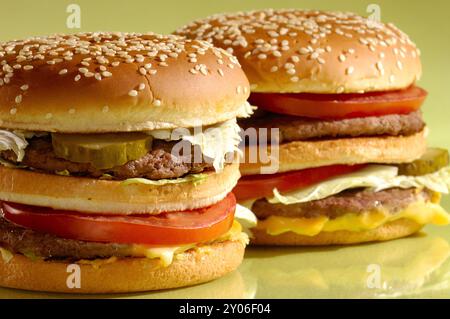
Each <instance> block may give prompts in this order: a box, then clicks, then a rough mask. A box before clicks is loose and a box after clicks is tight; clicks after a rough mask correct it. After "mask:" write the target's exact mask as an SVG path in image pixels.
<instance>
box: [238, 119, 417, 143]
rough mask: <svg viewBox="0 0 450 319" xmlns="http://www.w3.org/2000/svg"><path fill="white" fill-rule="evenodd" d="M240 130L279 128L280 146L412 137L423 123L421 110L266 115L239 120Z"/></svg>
mask: <svg viewBox="0 0 450 319" xmlns="http://www.w3.org/2000/svg"><path fill="white" fill-rule="evenodd" d="M239 125H240V126H241V127H242V128H243V129H247V128H250V127H255V128H267V129H268V134H269V137H268V138H269V139H270V129H271V128H279V133H280V136H279V143H283V142H292V141H302V140H309V139H318V138H335V137H357V136H377V135H390V136H399V135H411V134H414V133H417V132H420V131H421V130H422V129H423V128H424V126H425V123H424V122H423V120H422V114H421V112H420V111H416V112H412V113H409V114H390V115H383V116H370V117H359V118H350V119H341V120H331V119H330V120H322V119H308V118H304V117H296V116H290V115H280V114H275V113H266V114H264V115H262V116H261V117H257V118H250V119H244V120H240V121H239Z"/></svg>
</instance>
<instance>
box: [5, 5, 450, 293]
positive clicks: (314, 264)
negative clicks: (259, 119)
mask: <svg viewBox="0 0 450 319" xmlns="http://www.w3.org/2000/svg"><path fill="white" fill-rule="evenodd" d="M71 3H76V4H79V5H80V6H81V29H78V30H74V29H68V28H67V27H66V19H67V16H68V13H66V8H67V6H68V5H69V4H71ZM371 3H374V4H377V5H379V6H380V7H381V20H382V21H384V22H393V23H395V24H396V25H397V26H398V27H399V28H401V29H402V30H403V31H405V32H406V33H408V34H409V35H410V36H411V38H412V40H413V41H415V42H416V43H417V45H418V46H419V48H420V49H421V51H422V62H423V66H424V75H423V78H422V80H421V81H420V86H422V87H424V88H425V89H427V90H428V92H429V97H428V99H427V101H426V103H425V106H424V107H423V111H424V116H425V120H426V122H427V124H428V126H429V128H430V135H429V144H430V145H433V146H441V147H446V148H450V139H449V137H448V136H449V133H450V123H448V121H449V119H450V105H449V104H450V96H449V93H450V87H449V86H450V61H449V60H450V19H449V18H448V16H449V13H450V1H448V0H428V1H418V0H416V1H411V0H409V1H408V0H395V1H394V0H390V1H363V0H347V1H345V0H341V1H338V0H334V1H331V0H314V1H312V0H311V1H306V0H295V1H294V0H224V1H218V0H190V1H181V0H160V1H152V0H124V1H106V0H97V1H94V0H78V1H76V0H72V1H69V0H53V1H51V0H15V1H10V0H8V1H6V0H0V30H1V31H0V41H4V40H11V39H18V38H24V37H29V36H33V35H46V34H53V33H68V32H78V31H135V32H145V31H155V32H159V33H170V32H172V31H173V30H175V29H176V28H178V27H179V26H181V25H183V24H185V23H188V22H189V21H190V20H193V19H197V18H201V17H205V16H207V15H210V14H213V13H220V12H233V11H239V10H250V9H261V8H270V7H272V8H306V9H327V10H340V11H353V12H356V13H359V14H361V15H368V13H367V12H366V8H367V6H368V5H369V4H371ZM174 89H176V88H174ZM444 206H445V207H447V208H449V207H450V201H449V196H447V197H446V198H445V200H444ZM425 231H426V233H428V236H424V237H422V236H421V235H418V236H414V237H410V238H404V239H400V240H396V241H392V242H387V243H382V244H370V245H360V246H350V247H345V248H344V247H342V248H339V247H324V248H314V249H312V248H311V249H309V248H302V249H298V248H297V249H288V248H286V249H255V248H250V249H248V250H247V253H246V259H245V260H244V263H243V265H242V266H241V267H240V268H239V270H238V271H236V272H233V273H232V274H230V275H228V276H226V277H224V278H222V279H220V280H217V281H215V282H212V283H208V284H205V285H200V286H195V287H190V288H186V289H177V290H172V291H166V292H158V293H149V294H143V295H128V297H144V298H161V297H166V298H170V297H174V298H184V297H197V298H203V297H206V298H207V297H229V298H230V297H231V298H240V297H247V298H249V297H250V298H251V297H266V298H273V297H308V296H315V297H344V296H345V297H364V296H365V297H402V296H412V297H418V296H422V297H423V296H428V297H430V296H431V297H448V296H450V294H449V292H450V232H449V227H441V228H438V227H434V226H427V227H426V228H425ZM361 256H369V257H370V260H367V261H360V260H361ZM368 263H375V264H379V265H380V266H381V267H382V269H383V271H384V272H383V276H384V277H385V278H387V279H386V280H387V281H386V282H388V283H389V285H388V288H389V287H390V288H389V289H387V290H386V289H382V290H368V289H367V287H366V286H365V284H364V280H365V278H366V277H365V276H366V266H367V264H368ZM339 278H340V279H339ZM290 282H292V285H289V283H290ZM391 284H392V285H391ZM56 296H58V295H51V294H50V295H49V294H36V293H27V292H22V291H14V290H9V289H1V288H0V298H3V297H13V298H14V297H16V298H22V297H30V298H33V297H37V298H39V297H56ZM59 297H60V296H59ZM66 297H68V295H66ZM117 297H118V296H117Z"/></svg>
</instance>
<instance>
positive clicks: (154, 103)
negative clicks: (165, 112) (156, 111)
mask: <svg viewBox="0 0 450 319" xmlns="http://www.w3.org/2000/svg"><path fill="white" fill-rule="evenodd" d="M153 105H154V106H161V100H158V99H156V100H153Z"/></svg>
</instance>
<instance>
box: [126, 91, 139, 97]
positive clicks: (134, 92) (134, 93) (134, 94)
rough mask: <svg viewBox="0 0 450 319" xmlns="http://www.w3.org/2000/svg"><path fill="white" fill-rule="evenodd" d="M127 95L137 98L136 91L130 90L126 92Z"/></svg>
mask: <svg viewBox="0 0 450 319" xmlns="http://www.w3.org/2000/svg"><path fill="white" fill-rule="evenodd" d="M128 95H129V96H133V97H135V96H138V92H137V91H136V90H131V91H130V92H128Z"/></svg>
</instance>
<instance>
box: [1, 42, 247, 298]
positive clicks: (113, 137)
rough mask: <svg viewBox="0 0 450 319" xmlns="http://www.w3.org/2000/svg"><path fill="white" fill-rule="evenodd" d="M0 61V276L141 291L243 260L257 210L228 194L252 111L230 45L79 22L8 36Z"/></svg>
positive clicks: (58, 286) (203, 277) (41, 285)
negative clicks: (242, 120) (242, 128)
mask: <svg viewBox="0 0 450 319" xmlns="http://www.w3.org/2000/svg"><path fill="white" fill-rule="evenodd" d="M219 59H220V60H221V61H223V63H224V65H222V64H220V63H219V62H218V60H219ZM0 65H1V66H0V68H1V70H0V128H1V129H0V162H1V164H2V165H0V201H1V202H0V205H1V215H0V252H1V257H2V258H0V286H3V287H12V288H20V289H27V290H39V291H53V292H72V293H115V292H133V291H144V290H155V289H165V288H174V287H181V286H186V285H193V284H197V283H201V282H206V281H209V280H212V279H214V278H218V277H220V276H222V275H224V274H226V273H229V272H231V271H233V270H234V269H236V268H237V266H238V265H239V264H240V263H241V261H242V258H243V254H244V247H245V245H246V243H247V241H248V236H247V235H246V234H245V233H244V232H243V231H242V226H241V225H240V224H239V222H238V221H237V219H238V218H241V220H243V221H244V222H246V224H247V225H252V222H253V221H254V218H253V217H252V215H251V214H250V213H249V212H248V211H246V210H245V209H242V208H240V207H239V206H237V205H236V199H235V197H234V195H233V194H232V193H231V190H232V189H233V187H234V186H235V185H236V182H237V180H238V178H239V176H240V174H239V164H238V162H237V161H236V156H235V153H236V150H237V145H238V144H239V127H238V126H237V124H236V117H238V116H248V115H249V112H250V110H251V109H249V107H248V104H247V102H246V100H247V98H248V95H249V83H248V80H247V78H246V76H245V74H244V72H243V71H242V70H241V68H240V66H239V63H238V62H237V60H236V59H235V58H234V57H233V56H231V55H230V54H229V53H227V52H226V51H224V50H222V49H218V48H214V47H213V46H212V45H211V44H209V43H207V42H204V41H198V40H184V39H181V38H179V37H176V36H162V35H158V34H153V33H148V34H138V33H132V34H131V33H130V34H128V33H82V34H74V35H54V36H46V37H35V38H29V39H25V40H15V41H10V42H5V43H1V44H0ZM244 230H245V229H244Z"/></svg>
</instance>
